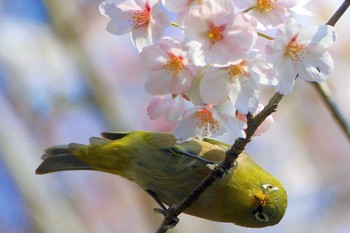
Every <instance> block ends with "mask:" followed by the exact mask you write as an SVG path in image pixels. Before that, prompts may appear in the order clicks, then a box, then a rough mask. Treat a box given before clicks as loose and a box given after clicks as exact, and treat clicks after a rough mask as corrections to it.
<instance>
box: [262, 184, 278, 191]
mask: <svg viewBox="0 0 350 233" xmlns="http://www.w3.org/2000/svg"><path fill="white" fill-rule="evenodd" d="M262 187H263V188H264V189H265V191H266V192H273V191H276V190H278V187H276V186H273V185H272V184H263V185H262Z"/></svg>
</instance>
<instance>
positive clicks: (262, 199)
mask: <svg viewBox="0 0 350 233" xmlns="http://www.w3.org/2000/svg"><path fill="white" fill-rule="evenodd" d="M254 197H255V198H256V200H257V201H258V202H259V204H260V205H261V206H266V205H267V204H268V203H269V202H270V200H269V197H268V196H267V195H266V194H265V193H263V192H261V191H259V192H257V193H256V194H254Z"/></svg>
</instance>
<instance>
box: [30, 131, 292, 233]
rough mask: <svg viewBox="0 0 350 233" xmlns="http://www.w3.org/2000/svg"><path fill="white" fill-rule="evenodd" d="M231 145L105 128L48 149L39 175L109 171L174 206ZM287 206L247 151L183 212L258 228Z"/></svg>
mask: <svg viewBox="0 0 350 233" xmlns="http://www.w3.org/2000/svg"><path fill="white" fill-rule="evenodd" d="M229 148H230V146H229V145H227V144H224V143H222V142H219V141H215V140H211V139H204V140H197V139H193V140H191V141H187V142H184V143H181V144H179V143H177V142H176V138H175V137H174V136H173V134H170V133H157V132H144V131H133V132H121V133H102V138H97V137H93V138H90V145H81V144H76V143H71V144H69V145H58V146H53V147H50V148H48V149H46V151H45V154H44V155H43V156H42V159H43V162H42V163H41V164H40V166H39V167H38V168H37V170H36V174H46V173H50V172H56V171H65V170H96V171H102V172H108V173H112V174H116V175H119V176H122V177H124V178H127V179H129V180H131V181H134V182H136V183H137V184H138V185H139V186H140V187H141V188H142V189H143V190H145V191H147V192H148V193H150V194H152V196H153V197H155V198H156V199H157V200H159V201H161V202H162V203H165V204H166V205H168V206H170V205H172V204H177V203H179V202H180V201H181V200H182V199H183V198H185V197H186V196H187V195H188V194H189V193H190V192H191V191H192V190H193V189H194V188H195V187H196V186H197V185H198V184H199V183H200V182H201V181H202V180H203V179H204V178H205V177H206V176H207V175H208V174H209V173H210V172H211V169H210V168H209V167H210V166H208V165H210V164H212V163H217V162H219V161H221V160H222V159H224V157H225V151H226V150H228V149H229ZM286 208H287V193H286V191H285V189H284V188H283V187H282V185H281V183H280V182H279V181H278V180H277V179H276V178H274V177H273V176H271V175H270V174H269V173H267V172H266V171H264V170H263V169H262V168H261V167H260V166H259V165H258V164H256V163H255V162H254V161H253V160H252V158H251V157H250V156H249V155H248V154H247V153H245V152H243V153H241V154H240V155H239V157H238V159H237V160H236V164H235V166H234V167H233V168H232V169H231V171H230V172H229V173H228V174H226V175H225V176H224V177H223V178H221V179H218V180H216V181H215V182H214V183H213V184H212V185H211V186H210V187H209V188H208V189H207V190H205V191H204V192H203V193H202V194H201V196H200V197H199V199H198V200H196V201H195V202H193V203H192V205H191V206H190V207H189V208H188V209H186V210H185V213H187V214H190V215H194V216H197V217H200V218H204V219H208V220H212V221H219V222H232V223H235V224H237V225H240V226H245V227H254V228H260V227H266V226H272V225H275V224H277V223H279V222H280V220H281V219H282V217H283V215H284V213H285V211H286Z"/></svg>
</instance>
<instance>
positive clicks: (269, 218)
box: [245, 183, 287, 228]
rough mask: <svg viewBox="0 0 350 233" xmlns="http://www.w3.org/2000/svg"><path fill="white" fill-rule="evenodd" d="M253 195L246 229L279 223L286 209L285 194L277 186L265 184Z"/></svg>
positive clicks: (283, 190) (279, 186)
mask: <svg viewBox="0 0 350 233" xmlns="http://www.w3.org/2000/svg"><path fill="white" fill-rule="evenodd" d="M252 194H253V199H254V201H253V202H254V204H253V205H252V206H254V207H252V208H251V209H249V216H250V217H249V219H247V222H246V223H245V225H246V226H247V227H254V228H255V227H266V226H272V225H275V224H277V223H279V222H280V221H281V219H282V217H283V216H284V213H285V211H286V208H287V193H286V191H285V189H284V188H283V187H282V186H281V185H280V184H279V183H278V184H270V183H265V184H261V185H260V189H258V190H256V191H255V192H254V193H252Z"/></svg>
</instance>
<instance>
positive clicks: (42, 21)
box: [0, 0, 350, 233]
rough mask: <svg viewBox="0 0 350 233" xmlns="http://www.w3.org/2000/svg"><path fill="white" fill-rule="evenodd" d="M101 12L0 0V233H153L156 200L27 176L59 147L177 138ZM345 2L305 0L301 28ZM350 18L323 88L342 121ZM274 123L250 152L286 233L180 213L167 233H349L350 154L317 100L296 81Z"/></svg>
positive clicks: (108, 179) (110, 183)
mask: <svg viewBox="0 0 350 233" xmlns="http://www.w3.org/2000/svg"><path fill="white" fill-rule="evenodd" d="M101 2H102V1H101V0H74V1H71V0H69V1H68V0H47V1H44V0H0V233H71V232H72V233H112V232H113V233H115V232H141V233H151V232H154V231H155V229H156V228H157V226H158V225H159V223H160V222H161V216H158V215H156V214H154V213H153V208H154V207H157V206H156V204H155V203H154V202H153V200H152V199H151V198H150V197H148V196H147V195H146V194H145V193H144V192H143V191H142V190H141V189H140V188H138V187H137V186H136V185H135V184H134V183H131V182H130V181H126V180H124V179H122V178H120V177H118V176H114V175H110V174H104V173H99V172H92V171H82V172H78V171H76V172H63V173H56V174H50V175H45V176H38V175H35V174H34V171H35V169H36V167H37V166H38V165H39V163H40V157H41V155H42V153H43V149H44V148H46V147H49V146H51V145H54V144H64V143H70V142H78V143H87V142H88V138H89V137H90V136H98V135H99V133H100V132H101V131H123V130H134V129H142V130H152V131H171V130H172V129H173V125H171V124H168V123H166V122H165V121H164V119H160V120H156V121H150V120H149V119H148V117H147V115H146V107H147V104H148V101H149V99H150V96H149V95H148V94H146V93H145V91H144V89H143V83H144V78H145V74H144V72H143V70H142V68H141V66H140V64H139V63H140V62H139V60H138V56H137V52H136V49H134V48H133V46H132V44H131V42H130V40H129V35H125V36H114V35H112V34H110V33H108V32H106V31H105V27H106V24H107V22H108V19H106V18H105V17H103V16H102V15H100V13H99V11H98V5H99V4H100V3H101ZM341 3H342V1H339V0H337V1H326V0H322V1H321V0H318V1H311V2H310V3H309V4H308V5H307V8H308V9H309V10H312V11H313V12H314V16H313V17H308V18H305V19H304V18H303V19H302V20H303V22H304V23H305V24H322V23H325V22H326V21H327V20H328V19H329V17H330V16H331V15H332V14H333V13H334V12H335V10H336V9H337V7H338V6H339V5H340V4H341ZM349 18H350V12H346V13H345V15H344V16H343V18H341V20H340V21H339V22H338V24H337V25H336V29H337V33H338V39H337V43H336V44H335V45H334V46H333V47H332V48H331V49H330V50H331V53H332V55H333V59H334V61H335V64H336V70H335V73H334V74H333V75H332V77H331V78H330V79H329V82H328V84H329V86H330V89H331V91H332V93H333V96H334V98H335V99H336V101H337V102H338V104H339V106H340V108H341V109H342V110H343V111H344V114H345V116H346V117H347V119H350V108H349V106H350V94H349V87H350V79H349V75H348V74H349V72H350V68H349V64H350V43H349V41H350V33H349V29H348V28H349V27H348V22H349V20H350V19H349ZM270 94H271V93H270ZM267 99H268V95H267V96H265V97H264V101H265V103H266V101H267ZM274 117H275V121H276V126H275V127H273V128H272V129H271V130H269V132H267V133H266V134H265V135H263V136H262V137H259V138H256V139H255V140H253V142H252V143H250V144H249V146H248V149H247V150H248V152H249V153H250V154H251V155H252V156H253V157H254V159H255V160H256V161H257V162H258V163H259V164H260V165H261V166H262V167H263V168H265V169H266V170H268V171H269V172H270V173H272V174H273V175H274V176H276V177H277V178H278V179H279V180H281V181H282V183H283V184H284V186H285V188H286V189H287V191H288V194H289V207H288V209H287V213H286V215H285V217H284V219H283V220H282V221H281V223H280V224H278V225H277V226H273V227H269V228H266V229H248V228H242V227H237V226H235V225H233V224H228V223H216V222H210V221H207V220H203V219H199V218H195V217H191V216H188V215H186V214H182V215H180V223H179V224H178V226H177V227H176V228H175V229H174V230H171V231H169V232H174V233H175V232H194V233H196V232H201V233H209V232H217V233H228V232H236V233H250V232H259V233H265V232H286V233H288V232H293V233H294V232H300V233H303V232H305V233H306V232H320V233H321V232H333V233H345V232H350V222H349V219H350V172H349V168H350V144H349V141H348V140H347V139H346V137H345V136H344V134H343V132H342V131H341V130H340V129H339V127H338V125H337V124H336V123H335V122H334V120H333V118H332V116H331V114H330V113H329V112H328V110H327V108H326V107H325V105H324V104H323V103H322V101H321V99H320V97H319V94H318V93H317V92H316V91H315V89H314V87H313V86H312V85H310V84H308V83H305V82H303V81H301V80H298V82H297V87H296V90H295V91H294V92H293V94H291V95H289V96H287V97H286V98H285V99H284V100H283V101H282V103H281V105H280V107H279V109H278V112H277V113H275V114H274Z"/></svg>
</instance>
